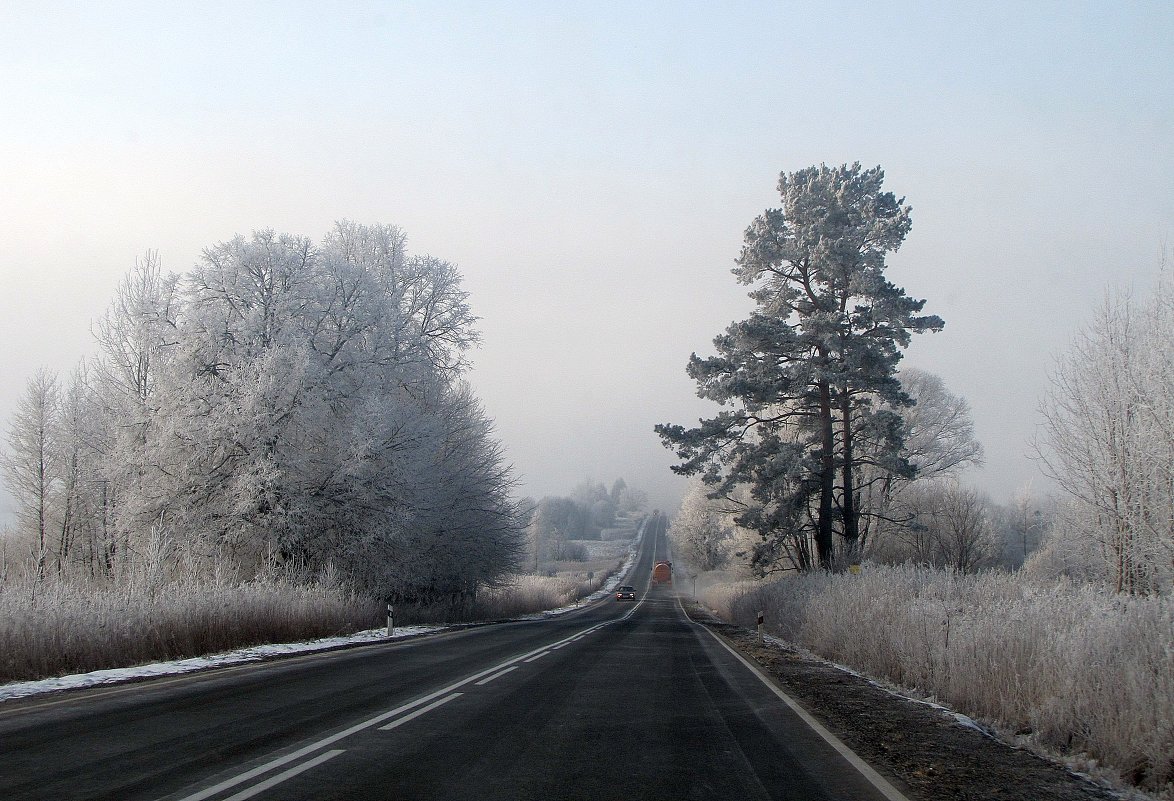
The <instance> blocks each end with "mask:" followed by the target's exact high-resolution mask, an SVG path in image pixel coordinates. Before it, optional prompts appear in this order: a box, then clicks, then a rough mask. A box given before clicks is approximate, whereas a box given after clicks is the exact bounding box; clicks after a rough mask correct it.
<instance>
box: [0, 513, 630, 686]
mask: <svg viewBox="0 0 1174 801" xmlns="http://www.w3.org/2000/svg"><path fill="white" fill-rule="evenodd" d="M643 533H644V529H643V527H641V529H640V532H639V533H638V534H637V536H636V539H634V540H632V542H631V544H630V545H629V546H628V558H627V559H626V560H625V561H624V564H623V567H621V568H620V569H619V570H618V571H616V572H615V574H613V575H612V576H611V577H610V578H609V579H608V580H607V581H606V582H605V583H604V585H603V586H602V587H601V588H599V589H598V590H596V591H595V592H594V593H592V594H591V595H589V596H588V597H586V598H583V599H581V600H580V601H579V602H578V603H576V604H572V605H570V606H564V607H562V608H561V609H551V610H548V611H546V612H539V613H536V614H533V615H526V616H525V617H522V618H520V619H521V620H541V619H542V618H547V617H553V616H556V615H564V614H566V613H567V612H573V611H574V610H576V609H578V608H579V607H580V606H582V605H583V604H585V603H591V602H593V601H598V600H599V599H601V598H604V597H606V596H608V595H610V594H611V593H612V591H613V590H615V588H616V586H617V585H618V584H619V583H620V581H621V580H623V579H624V578H625V577H627V575H628V573H629V572H630V571H631V570H632V565H633V564H634V563H635V561H636V549H637V547H638V546H639V544H640V538H641V535H642V534H643ZM445 628H447V627H446V626H397V627H396V629H395V633H394V634H392V636H391V637H388V636H387V629H383V628H379V629H368V630H367V631H360V632H358V633H356V634H349V635H347V636H345V637H325V638H323V639H320V640H310V641H308V642H292V643H280V644H274V645H255V646H253V647H251V648H239V649H237V650H235V651H225V652H223V653H219V654H210V655H208V656H196V657H192V658H190V659H176V660H173V661H171V662H155V663H153V664H149V665H137V666H135V667H128V668H112V669H109V670H95V671H91V672H90V673H78V674H75V675H72V676H57V677H55V678H51V679H38V680H37V681H18V682H13V683H11V684H0V701H6V700H10V699H13V698H25V697H27V696H30V695H40V694H42V693H51V692H56V691H58V690H77V689H83V688H86V687H98V686H101V685H103V684H121V683H123V682H127V681H134V680H136V679H146V678H153V677H155V676H172V675H178V674H181V673H192V672H194V671H197V670H207V669H208V668H215V667H224V666H226V665H239V664H244V663H246V662H261V661H263V660H266V659H272V658H274V657H279V656H288V655H290V654H304V653H312V652H314V651H329V650H331V649H334V648H343V647H346V646H348V645H360V644H363V643H376V642H387V641H390V640H398V639H401V638H403V637H414V636H416V635H420V634H431V633H433V632H436V631H443V630H444V629H445Z"/></svg>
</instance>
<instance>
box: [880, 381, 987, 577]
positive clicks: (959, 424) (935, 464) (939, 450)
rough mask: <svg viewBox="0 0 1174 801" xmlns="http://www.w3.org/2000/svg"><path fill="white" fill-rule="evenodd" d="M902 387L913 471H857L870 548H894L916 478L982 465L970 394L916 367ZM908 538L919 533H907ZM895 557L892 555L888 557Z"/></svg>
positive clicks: (900, 410)
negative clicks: (953, 390)
mask: <svg viewBox="0 0 1174 801" xmlns="http://www.w3.org/2000/svg"><path fill="white" fill-rule="evenodd" d="M897 377H898V380H899V381H900V382H901V388H902V390H903V391H904V392H905V394H906V395H907V396H908V397H909V398H910V399H911V400H912V401H913V403H912V404H910V405H901V406H899V407H896V408H894V409H893V411H894V412H896V413H897V414H899V415H900V418H901V441H902V456H903V461H904V462H906V463H907V464H909V465H911V466H912V467H913V471H912V472H907V471H903V470H902V471H892V470H887V469H884V468H883V467H878V466H874V465H868V466H865V467H864V468H862V469H861V470H860V471H859V473H858V479H859V487H860V489H859V491H858V494H857V497H858V502H857V506H858V508H859V509H860V510H861V518H862V522H861V541H862V546H864V547H867V548H868V551H866V553H870V554H871V553H872V552H880V553H885V552H887V551H891V550H892V549H890V548H888V543H887V542H886V540H891V539H892V538H893V536H894V535H893V532H894V530H900V529H908V527H909V524H910V520H911V518H912V511H911V509H909V508H908V505H907V504H905V503H903V495H904V494H905V492H906V490H908V489H909V487H910V486H912V485H913V484H914V483H915V482H924V481H933V480H941V479H947V478H954V477H956V476H957V474H958V473H959V472H961V471H962V470H964V469H966V468H967V467H972V466H976V465H980V464H982V455H983V452H982V445H981V444H980V443H979V442H978V440H977V439H975V436H974V421H973V418H972V416H971V413H970V404H968V403H967V402H966V399H965V398H963V397H961V396H959V395H954V394H953V393H951V392H950V391H949V390H948V389H947V388H946V384H945V382H944V381H943V380H942V379H941V377H940V376H937V375H934V374H933V373H928V372H925V371H923V370H918V369H915V368H906V369H904V370H901V372H900V373H899V374H898V376H897ZM904 535H905V539H907V540H908V539H909V538H910V537H913V538H914V539H916V535H915V533H911V532H909V531H905V532H904ZM886 558H891V557H886Z"/></svg>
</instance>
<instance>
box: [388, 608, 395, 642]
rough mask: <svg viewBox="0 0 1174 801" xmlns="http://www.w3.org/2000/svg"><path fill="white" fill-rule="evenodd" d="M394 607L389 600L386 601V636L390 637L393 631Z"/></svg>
mask: <svg viewBox="0 0 1174 801" xmlns="http://www.w3.org/2000/svg"><path fill="white" fill-rule="evenodd" d="M394 615H395V607H394V606H392V605H391V601H388V602H387V636H388V637H390V636H391V635H392V634H394V633H395V617H394Z"/></svg>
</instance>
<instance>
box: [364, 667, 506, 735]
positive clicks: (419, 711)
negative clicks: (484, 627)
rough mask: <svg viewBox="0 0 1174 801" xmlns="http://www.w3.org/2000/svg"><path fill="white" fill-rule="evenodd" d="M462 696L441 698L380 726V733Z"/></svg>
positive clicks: (455, 695) (460, 694) (455, 694)
mask: <svg viewBox="0 0 1174 801" xmlns="http://www.w3.org/2000/svg"><path fill="white" fill-rule="evenodd" d="M510 669H511V670H512V669H513V668H510ZM491 678H492V677H491ZM477 683H478V684H480V683H481V682H477ZM462 695H464V693H453V694H452V695H449V696H445V697H444V698H441V699H440V700H439V701H433V702H432V703H430V704H429V705H428V706H425V707H421V708H420V709H417V710H416V711H415V712H412V713H411V714H409V715H404V716H403V717H402V718H397V719H396V720H394V721H392V722H391V723H388V724H387V725H386V726H380V727H379V731H391V730H392V729H394V728H395V727H396V726H402V725H404V724H405V723H407V722H408V721H409V720H415V719H416V718H418V717H420V716H421V715H426V714H428V713H429V712H431V711H432V710H433V709H436V707H438V706H440V705H441V704H447V703H448V702H449V701H451V700H452V699H454V698H460V697H461V696H462Z"/></svg>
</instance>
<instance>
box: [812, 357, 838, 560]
mask: <svg viewBox="0 0 1174 801" xmlns="http://www.w3.org/2000/svg"><path fill="white" fill-rule="evenodd" d="M820 355H821V357H822V355H823V354H820ZM819 427H820V440H821V445H820V465H819V516H818V518H817V519H816V529H815V549H816V552H817V554H818V556H819V566H820V567H821V568H822V569H824V570H830V569H831V567H832V551H833V545H832V497H833V495H834V494H835V491H836V462H835V444H836V443H835V431H834V429H833V426H832V393H831V388H830V387H829V386H828V384H827V382H826V381H820V382H819Z"/></svg>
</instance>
